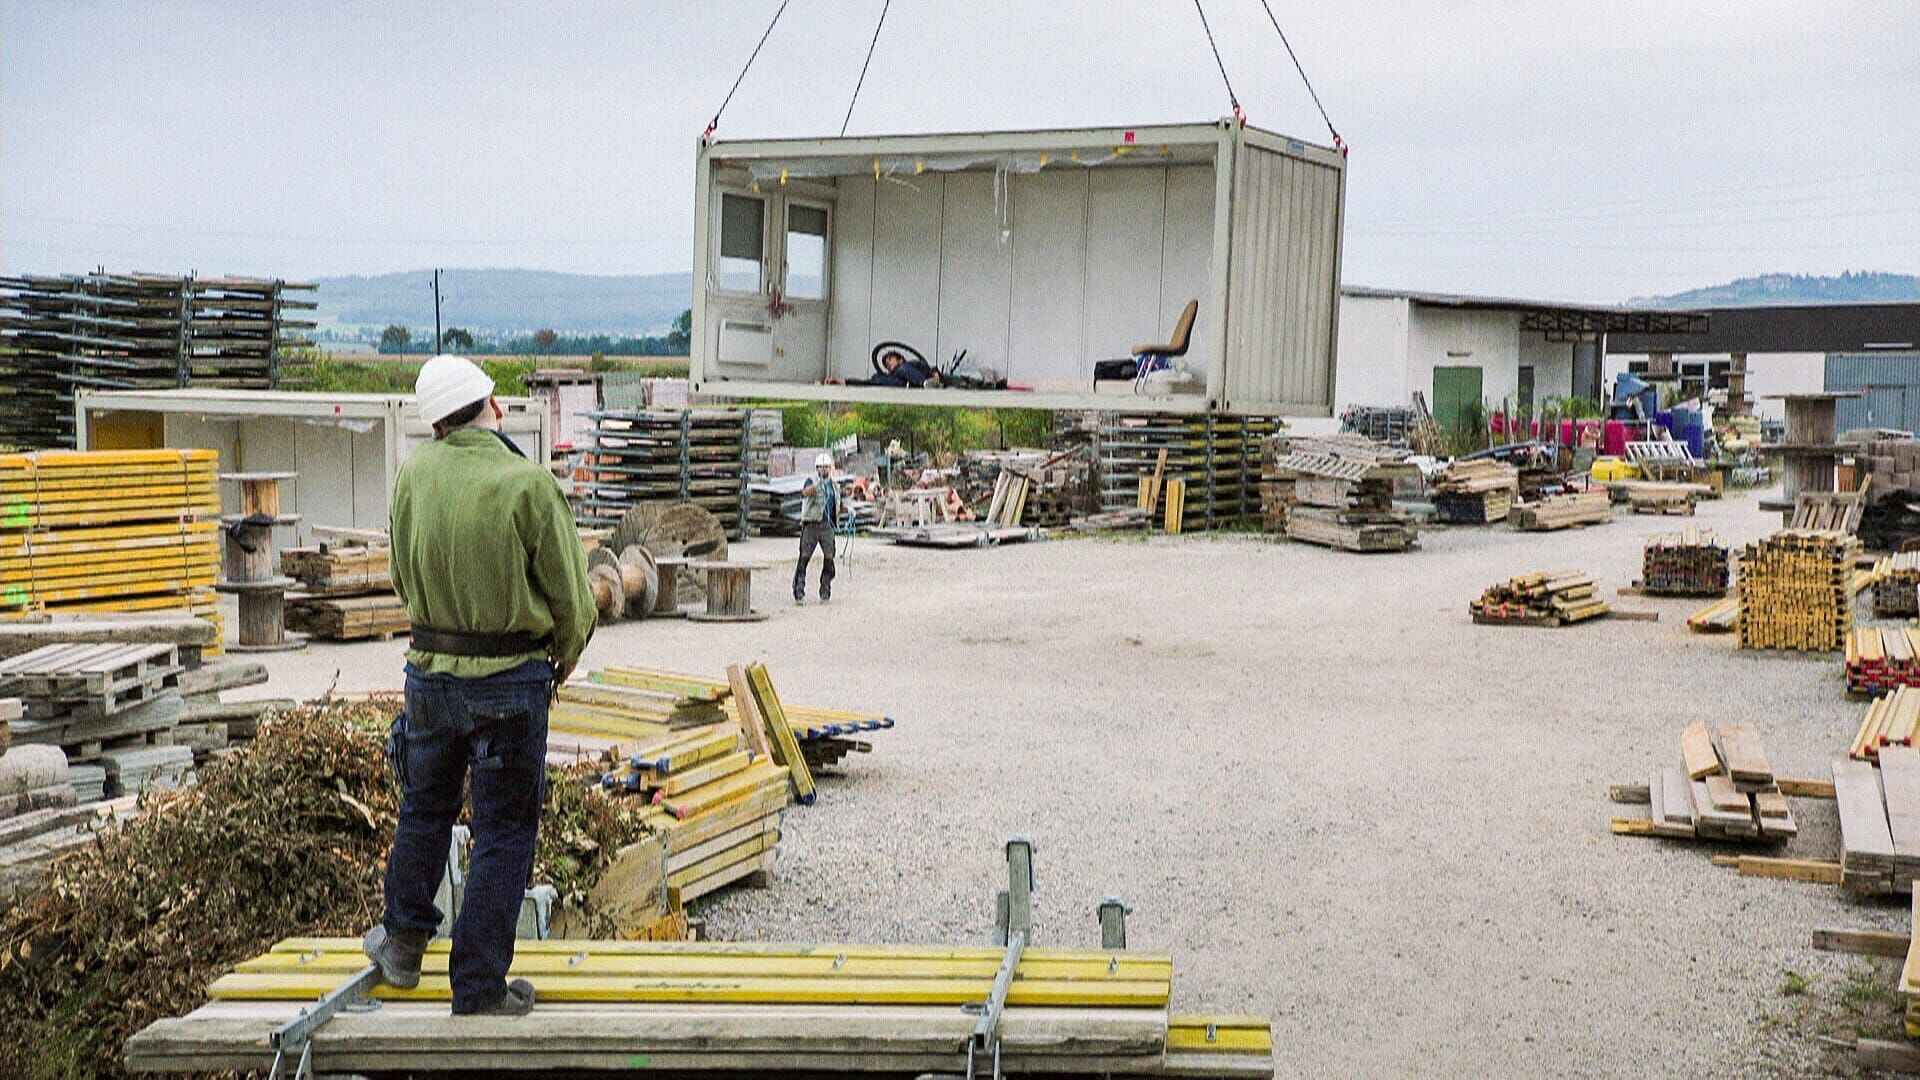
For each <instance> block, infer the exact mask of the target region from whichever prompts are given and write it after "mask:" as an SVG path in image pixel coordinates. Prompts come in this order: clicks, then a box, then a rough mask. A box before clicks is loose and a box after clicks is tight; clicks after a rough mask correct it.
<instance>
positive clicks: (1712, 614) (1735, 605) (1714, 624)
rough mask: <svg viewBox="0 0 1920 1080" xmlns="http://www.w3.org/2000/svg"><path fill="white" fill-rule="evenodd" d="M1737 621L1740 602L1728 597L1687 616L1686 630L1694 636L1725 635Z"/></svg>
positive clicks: (1731, 630) (1738, 619)
mask: <svg viewBox="0 0 1920 1080" xmlns="http://www.w3.org/2000/svg"><path fill="white" fill-rule="evenodd" d="M1739 621H1740V601H1739V599H1738V598H1736V597H1732V596H1729V597H1726V598H1725V599H1722V600H1715V601H1714V602H1713V603H1711V604H1708V605H1707V606H1706V607H1703V608H1701V609H1700V610H1699V611H1696V612H1694V613H1693V614H1691V615H1689V616H1687V629H1689V630H1692V631H1693V632H1694V633H1696V634H1727V633H1732V632H1733V628H1734V626H1735V624H1737V623H1738V622H1739Z"/></svg>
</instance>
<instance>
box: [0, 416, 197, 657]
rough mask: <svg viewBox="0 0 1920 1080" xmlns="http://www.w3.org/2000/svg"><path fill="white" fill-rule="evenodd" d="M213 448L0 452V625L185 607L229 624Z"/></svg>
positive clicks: (195, 612) (194, 612)
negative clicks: (219, 585) (222, 602)
mask: <svg viewBox="0 0 1920 1080" xmlns="http://www.w3.org/2000/svg"><path fill="white" fill-rule="evenodd" d="M218 464H219V455H218V454H216V453H215V452H214V451H212V450H103V451H85V452H76V451H44V452H40V453H31V454H0V620H5V619H6V618H8V617H10V616H20V615H24V614H28V613H32V612H42V611H44V612H48V613H54V614H59V613H69V612H100V611H115V612H131V611H165V610H171V609H185V610H188V611H191V612H192V613H193V614H195V615H198V616H200V617H202V618H205V619H209V620H211V621H213V622H214V623H215V624H216V626H217V625H218V624H219V623H220V614H219V610H218V604H217V597H216V596H215V594H214V592H213V584H214V582H215V581H216V580H217V579H218V577H219V574H220V537H219V528H220V525H219V521H218V516H219V512H220V493H219V490H218V488H217V487H216V480H215V476H214V474H215V470H216V469H217V467H218Z"/></svg>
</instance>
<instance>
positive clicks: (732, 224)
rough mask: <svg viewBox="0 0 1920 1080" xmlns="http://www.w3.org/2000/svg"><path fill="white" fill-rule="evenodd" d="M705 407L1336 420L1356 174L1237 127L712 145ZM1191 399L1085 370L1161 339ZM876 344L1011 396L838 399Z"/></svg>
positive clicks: (700, 273)
mask: <svg viewBox="0 0 1920 1080" xmlns="http://www.w3.org/2000/svg"><path fill="white" fill-rule="evenodd" d="M695 191H696V194H697V203H698V206H697V210H696V217H697V220H698V221H700V222H702V223H704V225H703V228H702V229H701V230H700V231H699V236H698V240H697V242H696V244H695V251H694V298H693V306H694V313H693V342H692V358H691V378H692V383H693V390H694V392H696V393H700V394H709V395H720V396H733V397H767V398H805V399H816V400H833V401H884V402H894V403H909V404H949V405H975V406H987V407H1009V408H1019V407H1028V408H1061V409H1064V408H1115V409H1128V410H1148V411H1165V412H1182V413H1191V412H1202V411H1207V410H1217V411H1226V412H1238V413H1257V414H1270V415H1280V416H1329V415H1331V414H1332V406H1333V385H1334V340H1335V333H1334V327H1335V325H1336V322H1335V320H1336V319H1337V317H1338V304H1339V281H1340V241H1341V214H1342V209H1343V207H1344V204H1345V191H1346V159H1345V157H1344V156H1343V155H1341V154H1340V153H1339V152H1337V151H1335V150H1331V149H1328V148H1325V147H1321V146H1316V145H1312V144H1309V143H1306V142H1302V141H1300V140H1297V139H1290V138H1287V137H1285V136H1281V135H1276V134H1273V133H1271V132H1266V131H1261V130H1259V129H1257V128H1251V127H1246V126H1244V125H1242V124H1239V123H1237V122H1235V121H1232V120H1222V121H1219V122H1216V123H1212V124H1186V125H1169V126H1156V127H1141V128H1098V129H1084V130H1073V131H1026V132H1001V133H988V134H971V135H910V136H890V137H880V138H868V137H860V138H837V139H795V140H752V141H734V142H703V143H702V144H701V148H700V155H699V166H698V175H697V178H696V183H695ZM1189 301H1197V302H1198V317H1197V319H1196V320H1195V322H1194V327H1193V332H1192V337H1191V342H1190V347H1189V349H1188V352H1187V354H1186V356H1185V357H1184V365H1185V368H1186V370H1187V372H1188V373H1189V375H1190V376H1191V377H1190V379H1189V380H1187V381H1186V382H1185V383H1183V384H1174V385H1163V386H1157V387H1155V388H1154V389H1153V391H1152V392H1149V393H1144V394H1142V393H1136V392H1135V390H1134V387H1133V386H1132V384H1130V383H1125V382H1121V383H1112V382H1108V381H1102V382H1101V384H1100V388H1099V392H1098V393H1096V390H1095V382H1094V378H1093V373H1094V365H1095V364H1096V363H1098V362H1099V361H1102V360H1117V359H1125V358H1127V357H1128V356H1130V355H1131V354H1132V351H1133V347H1134V346H1135V345H1140V344H1151V343H1161V342H1167V341H1168V340H1169V338H1170V337H1171V335H1172V334H1173V332H1174V327H1175V323H1176V322H1177V321H1178V319H1179V318H1180V314H1181V312H1182V310H1183V309H1184V308H1185V307H1186V306H1187V304H1188V302H1189ZM886 341H901V342H905V343H907V344H910V345H912V346H913V347H914V348H915V349H917V350H918V351H919V352H920V353H921V354H922V355H924V356H925V357H926V359H927V360H928V361H930V362H932V363H934V364H935V365H937V366H940V367H945V366H947V365H948V364H949V363H950V362H951V361H952V359H953V357H954V356H955V355H957V354H958V353H959V352H960V351H961V350H965V352H966V358H967V362H968V366H970V367H974V368H976V369H984V370H985V371H987V372H989V373H998V374H1000V375H1002V376H1004V378H1005V379H1006V380H1007V382H1008V384H1009V389H1006V390H962V389H951V388H942V389H933V388H923V389H906V388H893V387H875V386H857V385H842V381H843V380H849V379H863V378H867V377H869V376H871V375H872V373H873V369H872V361H873V353H874V349H875V348H876V346H878V345H879V344H880V343H882V342H886Z"/></svg>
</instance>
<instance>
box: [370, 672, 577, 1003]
mask: <svg viewBox="0 0 1920 1080" xmlns="http://www.w3.org/2000/svg"><path fill="white" fill-rule="evenodd" d="M552 692H553V666H552V665H551V664H549V663H548V662H547V661H545V660H533V661H529V662H527V663H525V664H522V665H520V666H519V667H517V668H513V669H512V670H510V671H503V672H501V673H499V674H497V675H489V676H486V677H484V678H479V679H462V678H456V677H454V676H452V675H435V674H429V673H427V672H424V671H421V670H419V669H418V668H416V667H414V666H413V665H412V664H408V665H407V699H406V701H407V703H406V711H405V712H403V713H401V714H400V716H399V717H398V718H397V719H395V720H394V722H393V729H392V731H391V733H390V734H389V736H388V740H387V753H388V756H389V758H390V759H391V761H392V763H393V767H394V771H395V773H396V774H397V775H398V776H399V779H400V789H401V792H402V800H401V804H400V823H399V826H398V828H396V829H395V831H394V837H393V851H392V854H391V855H390V856H389V858H388V860H387V883H386V894H387V895H386V900H387V911H386V915H385V917H384V919H383V921H384V922H385V924H386V927H387V932H388V933H390V934H392V935H394V936H395V937H396V938H398V939H400V940H408V939H414V940H420V939H423V938H424V937H426V936H430V935H432V933H433V932H434V930H435V929H437V928H438V927H439V925H440V919H441V916H442V913H441V911H440V909H439V908H438V907H436V906H435V905H434V902H433V895H434V892H435V890H437V889H438V888H439V886H440V879H441V877H442V876H443V875H444V874H445V873H446V869H447V845H448V843H449V841H450V840H451V833H452V829H453V825H454V822H455V820H456V819H458V818H459V816H460V806H461V803H462V802H463V796H464V787H465V784H466V781H467V779H468V776H469V775H471V777H472V783H473V820H472V826H471V828H472V831H473V849H472V853H471V855H470V856H469V858H468V866H467V877H466V892H465V896H464V898H463V900H462V902H461V906H460V913H459V915H458V917H457V918H456V919H455V920H454V924H453V955H452V958H451V960H450V961H449V974H450V975H451V978H452V983H453V1008H454V1011H455V1012H465V1011H470V1010H472V1009H475V1008H483V1007H486V1006H489V1005H492V1004H494V1003H495V1002H497V1001H498V1000H499V999H500V997H501V996H502V995H504V994H505V993H506V989H507V984H506V976H507V969H508V968H509V967H510V966H512V964H513V944H514V930H515V928H516V926H517V925H518V923H519V919H520V903H521V897H522V896H523V895H524V894H525V892H526V888H527V879H528V877H529V875H531V874H532V872H533V845H534V839H535V838H536V836H537V835H538V834H539V830H540V811H541V808H542V807H543V806H544V805H545V803H546V776H547V770H546V756H547V706H548V704H549V703H550V702H551V700H552Z"/></svg>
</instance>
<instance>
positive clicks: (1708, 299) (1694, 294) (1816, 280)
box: [1632, 271, 1920, 308]
mask: <svg viewBox="0 0 1920 1080" xmlns="http://www.w3.org/2000/svg"><path fill="white" fill-rule="evenodd" d="M1876 300H1920V277H1916V276H1915V275H1913V274H1883V273H1878V272H1874V271H1861V272H1860V273H1854V272H1852V271H1848V272H1846V273H1844V274H1841V275H1839V276H1838V277H1830V276H1822V275H1818V274H1761V275H1760V276H1759V277H1746V278H1741V279H1740V280H1738V281H1730V282H1728V283H1726V284H1725V285H1709V286H1707V287H1706V288H1704V289H1689V290H1687V291H1686V292H1678V293H1674V294H1673V295H1671V296H1653V297H1642V298H1639V299H1636V300H1634V301H1632V303H1634V304H1639V305H1643V306H1651V307H1663V308H1691V307H1738V306H1749V305H1751V306H1758V305H1762V304H1857V303H1871V302H1873V301H1876Z"/></svg>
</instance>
